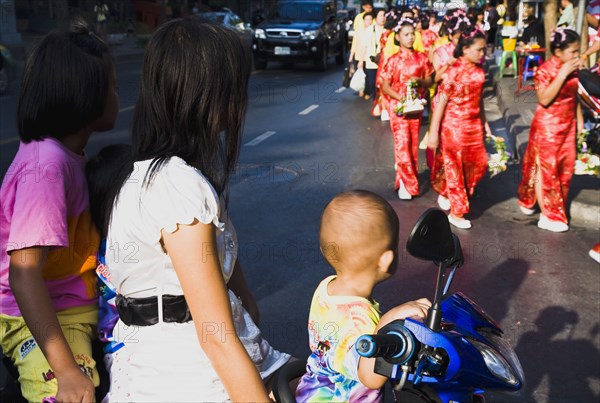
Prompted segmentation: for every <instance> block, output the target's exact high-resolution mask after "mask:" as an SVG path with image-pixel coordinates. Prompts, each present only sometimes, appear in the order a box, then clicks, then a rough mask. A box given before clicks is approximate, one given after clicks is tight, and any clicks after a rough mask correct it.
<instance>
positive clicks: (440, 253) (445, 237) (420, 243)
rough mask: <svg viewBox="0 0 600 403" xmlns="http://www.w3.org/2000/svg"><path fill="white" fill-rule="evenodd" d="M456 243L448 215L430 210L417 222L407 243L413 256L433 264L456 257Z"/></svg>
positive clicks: (436, 210) (440, 211)
mask: <svg viewBox="0 0 600 403" xmlns="http://www.w3.org/2000/svg"><path fill="white" fill-rule="evenodd" d="M454 246H455V242H454V239H453V234H452V231H451V230H450V223H449V222H448V217H447V216H446V214H445V213H444V212H443V211H442V210H439V209H436V208H430V209H429V210H427V211H426V212H424V213H423V214H422V215H421V217H419V219H418V220H417V223H416V224H415V226H414V227H413V229H412V232H411V233H410V235H409V237H408V241H407V242H406V250H407V251H408V253H410V254H411V255H412V256H414V257H416V258H419V259H423V260H429V261H433V262H443V261H445V260H447V259H450V258H452V257H454V255H455V252H456V251H455V247H454Z"/></svg>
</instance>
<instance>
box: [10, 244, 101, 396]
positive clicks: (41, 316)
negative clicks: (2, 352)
mask: <svg viewBox="0 0 600 403" xmlns="http://www.w3.org/2000/svg"><path fill="white" fill-rule="evenodd" d="M49 250H50V248H49V247H32V248H26V249H20V250H15V251H13V252H12V253H11V255H10V267H9V274H8V275H9V278H8V279H9V283H10V287H11V289H12V291H13V293H14V295H15V298H16V300H17V304H18V305H19V309H20V310H21V314H22V315H23V319H24V320H25V323H26V324H27V327H28V328H29V330H30V331H31V334H32V335H33V337H34V339H35V341H36V342H37V344H38V345H39V347H40V349H41V350H42V353H43V354H44V356H45V357H46V360H47V361H48V364H50V367H51V368H52V371H54V375H55V376H56V380H57V382H58V392H57V393H56V400H57V401H59V402H73V401H77V402H92V401H93V400H94V383H93V382H92V380H91V379H89V378H88V377H87V376H86V375H85V374H84V373H83V372H81V369H80V368H79V366H78V365H77V362H75V358H74V357H73V352H72V351H71V348H70V347H69V345H68V344H67V341H66V339H65V335H64V334H63V332H62V330H61V327H60V323H59V322H58V318H57V316H56V312H54V309H53V308H52V300H51V299H50V294H49V293H48V289H47V288H46V284H45V283H44V278H43V276H42V270H43V268H44V264H45V262H46V260H47V258H48V252H49Z"/></svg>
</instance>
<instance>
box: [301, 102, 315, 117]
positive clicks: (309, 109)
mask: <svg viewBox="0 0 600 403" xmlns="http://www.w3.org/2000/svg"><path fill="white" fill-rule="evenodd" d="M318 107H319V105H317V104H314V105H311V106H309V107H308V108H306V109H305V110H303V111H302V112H300V113H298V115H308V114H309V113H311V112H312V111H314V110H315V109H317V108H318Z"/></svg>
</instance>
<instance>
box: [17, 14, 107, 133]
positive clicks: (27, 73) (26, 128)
mask: <svg viewBox="0 0 600 403" xmlns="http://www.w3.org/2000/svg"><path fill="white" fill-rule="evenodd" d="M111 69H112V59H111V58H110V57H109V48H108V46H107V45H106V44H105V43H104V42H103V41H102V39H100V37H98V36H97V35H96V34H94V32H93V31H92V29H91V27H90V26H89V25H88V24H87V23H86V22H85V21H84V20H83V19H81V18H76V19H74V20H73V21H72V22H71V25H70V28H69V30H68V31H66V32H61V31H53V32H50V33H49V34H47V35H46V36H45V37H44V38H43V39H42V40H41V41H40V42H39V43H38V44H37V45H35V46H34V48H33V50H32V52H31V53H30V54H29V56H28V57H27V60H26V62H25V67H24V69H23V78H22V82H21V89H20V94H19V100H18V106H17V126H18V130H19V136H20V138H21V140H22V141H23V142H24V143H29V142H31V141H39V140H42V139H43V138H44V137H54V138H56V139H59V140H60V139H62V138H63V137H65V136H68V135H71V134H74V133H77V132H78V131H80V130H81V129H83V128H85V127H86V126H88V125H89V124H90V123H92V122H93V121H94V120H96V119H98V118H99V117H101V116H102V114H103V113H104V108H105V105H106V97H107V94H108V90H109V83H110V78H111V76H110V74H111Z"/></svg>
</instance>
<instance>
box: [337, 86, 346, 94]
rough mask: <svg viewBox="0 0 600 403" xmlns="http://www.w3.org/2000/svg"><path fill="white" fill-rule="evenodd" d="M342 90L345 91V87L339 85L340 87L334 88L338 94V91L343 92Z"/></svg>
mask: <svg viewBox="0 0 600 403" xmlns="http://www.w3.org/2000/svg"><path fill="white" fill-rule="evenodd" d="M344 91H346V87H340V88H338V89H337V90H335V92H336V93H338V94H339V93H340V92H344Z"/></svg>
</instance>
